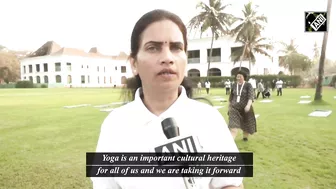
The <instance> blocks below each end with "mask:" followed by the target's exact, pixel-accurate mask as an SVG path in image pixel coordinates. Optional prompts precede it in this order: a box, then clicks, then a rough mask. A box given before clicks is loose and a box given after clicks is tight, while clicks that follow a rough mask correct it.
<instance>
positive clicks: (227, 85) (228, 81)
mask: <svg viewBox="0 0 336 189" xmlns="http://www.w3.org/2000/svg"><path fill="white" fill-rule="evenodd" d="M224 85H225V89H226V95H229V94H230V89H231V82H230V79H227V81H225V83H224Z"/></svg>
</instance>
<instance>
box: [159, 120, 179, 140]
mask: <svg viewBox="0 0 336 189" xmlns="http://www.w3.org/2000/svg"><path fill="white" fill-rule="evenodd" d="M161 125H162V130H163V133H164V134H165V135H166V137H167V138H168V139H170V138H174V137H177V136H180V130H179V128H178V126H177V124H176V122H175V120H174V119H173V118H170V117H169V118H166V119H164V120H163V121H162V122H161Z"/></svg>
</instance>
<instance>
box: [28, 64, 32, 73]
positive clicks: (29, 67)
mask: <svg viewBox="0 0 336 189" xmlns="http://www.w3.org/2000/svg"><path fill="white" fill-rule="evenodd" d="M28 69H29V73H33V66H32V65H29V66H28Z"/></svg>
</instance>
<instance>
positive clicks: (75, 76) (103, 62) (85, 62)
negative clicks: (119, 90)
mask: <svg viewBox="0 0 336 189" xmlns="http://www.w3.org/2000/svg"><path fill="white" fill-rule="evenodd" d="M56 62H60V63H61V71H58V72H56V71H55V63H56ZM44 63H48V72H44V70H43V69H44V67H43V64H44ZM67 63H71V70H68V67H67ZM36 64H40V72H37V71H36ZM29 65H32V66H33V72H32V73H29V67H28V66H29ZM23 66H26V73H23V72H24V69H23ZM121 66H126V73H121ZM97 67H99V71H98V69H97ZM104 68H105V72H104ZM116 68H117V70H116ZM45 75H47V76H48V80H49V86H54V87H56V86H61V87H69V86H70V85H72V87H112V86H113V85H117V86H121V85H122V84H121V77H122V76H125V77H126V78H128V77H130V76H132V72H131V69H130V65H129V63H128V62H126V60H113V59H110V58H91V57H80V56H66V55H62V56H42V57H33V58H27V59H23V60H21V79H22V80H24V79H25V80H28V79H29V76H32V77H33V82H34V83H37V80H36V76H40V78H41V83H44V76H45ZM56 75H60V76H61V77H62V82H61V83H56ZM68 75H71V80H72V82H71V84H69V83H68ZM82 75H83V76H85V83H84V84H83V83H82V81H81V76H82ZM98 78H99V83H98ZM104 78H105V81H106V82H105V83H104ZM111 78H112V81H111ZM88 80H90V81H89V82H88Z"/></svg>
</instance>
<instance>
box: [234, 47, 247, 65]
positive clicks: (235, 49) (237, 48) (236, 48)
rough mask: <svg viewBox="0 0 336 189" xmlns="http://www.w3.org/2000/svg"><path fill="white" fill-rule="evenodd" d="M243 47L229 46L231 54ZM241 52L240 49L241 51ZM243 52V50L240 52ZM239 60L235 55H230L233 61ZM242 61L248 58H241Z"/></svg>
mask: <svg viewBox="0 0 336 189" xmlns="http://www.w3.org/2000/svg"><path fill="white" fill-rule="evenodd" d="M241 48H243V47H231V55H233V54H238V53H237V52H239V51H240V50H239V49H241ZM241 52H242V51H241ZM242 53H243V52H242ZM239 60H240V57H237V56H231V61H232V62H234V61H239ZM243 61H248V58H245V59H243Z"/></svg>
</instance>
